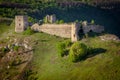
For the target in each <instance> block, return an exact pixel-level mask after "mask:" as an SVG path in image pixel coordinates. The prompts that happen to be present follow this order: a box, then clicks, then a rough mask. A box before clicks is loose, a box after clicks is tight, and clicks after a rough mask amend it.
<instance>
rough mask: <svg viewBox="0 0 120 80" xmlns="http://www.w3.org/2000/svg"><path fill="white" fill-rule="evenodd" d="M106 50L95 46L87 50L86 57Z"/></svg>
mask: <svg viewBox="0 0 120 80" xmlns="http://www.w3.org/2000/svg"><path fill="white" fill-rule="evenodd" d="M106 51H107V50H106V49H103V48H95V49H92V50H91V51H90V52H88V54H87V57H93V56H95V55H98V54H102V53H105V52H106Z"/></svg>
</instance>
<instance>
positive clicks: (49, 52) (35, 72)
mask: <svg viewBox="0 0 120 80" xmlns="http://www.w3.org/2000/svg"><path fill="white" fill-rule="evenodd" d="M12 25H13V24H12ZM1 26H2V25H1ZM6 27H7V26H6ZM7 30H8V29H6V28H4V32H5V31H6V32H5V33H2V34H1V37H0V38H6V37H7V36H9V35H14V36H17V37H20V36H21V38H22V37H30V38H31V40H32V41H35V44H34V45H33V48H34V53H33V59H32V61H31V63H30V65H29V66H28V68H26V71H25V75H24V79H25V80H36V79H37V80H48V79H49V80H80V79H82V80H119V79H120V78H119V76H120V68H119V67H120V64H119V62H120V49H119V48H120V42H116V41H102V40H101V39H100V37H97V36H96V37H90V38H86V39H83V40H81V41H80V42H83V43H85V44H86V45H87V46H91V47H94V49H96V50H99V52H95V53H93V54H91V55H88V56H87V57H86V58H85V59H84V60H82V61H79V62H77V63H72V62H70V61H69V60H68V56H65V57H63V58H61V57H59V56H58V52H57V48H56V45H57V44H58V43H59V42H61V41H64V40H67V39H64V38H60V37H56V36H51V35H48V34H45V33H35V34H33V35H31V36H29V35H28V36H27V35H26V36H23V35H22V34H15V33H14V25H13V26H11V27H10V28H9V31H8V32H7ZM10 33H11V34H10ZM7 34H9V35H7ZM31 44H32V43H31ZM102 50H105V51H102Z"/></svg>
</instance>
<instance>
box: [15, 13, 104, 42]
mask: <svg viewBox="0 0 120 80" xmlns="http://www.w3.org/2000/svg"><path fill="white" fill-rule="evenodd" d="M46 20H47V22H48V23H44V24H41V25H39V24H37V23H35V24H33V25H32V26H31V29H32V30H34V31H39V32H45V33H48V34H51V35H56V36H60V37H64V38H71V41H72V42H75V41H78V40H79V31H80V30H81V29H82V30H83V33H84V34H86V33H88V32H90V31H93V32H96V33H101V32H103V31H104V27H103V26H100V25H95V24H88V23H87V22H83V23H82V24H80V23H78V22H75V23H69V24H68V23H64V24H53V23H55V21H56V16H55V15H47V16H46ZM51 23H52V24H51ZM27 26H28V20H27V16H16V17H15V32H23V31H24V30H25V29H26V28H27ZM81 26H82V27H81Z"/></svg>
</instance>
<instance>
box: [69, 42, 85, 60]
mask: <svg viewBox="0 0 120 80" xmlns="http://www.w3.org/2000/svg"><path fill="white" fill-rule="evenodd" d="M86 54H87V46H86V45H85V44H83V43H80V42H76V43H74V44H73V45H72V46H71V48H70V52H69V59H70V61H72V62H76V61H79V60H81V59H83V57H84V56H86Z"/></svg>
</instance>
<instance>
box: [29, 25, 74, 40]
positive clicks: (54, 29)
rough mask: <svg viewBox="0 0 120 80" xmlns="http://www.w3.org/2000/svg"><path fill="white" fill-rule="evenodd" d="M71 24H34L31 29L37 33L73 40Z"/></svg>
mask: <svg viewBox="0 0 120 80" xmlns="http://www.w3.org/2000/svg"><path fill="white" fill-rule="evenodd" d="M71 26H72V25H71V24H43V25H40V26H39V25H38V24H34V25H33V26H32V27H31V28H32V29H34V30H35V31H39V32H45V33H48V34H51V35H56V36H60V37H64V38H71Z"/></svg>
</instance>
